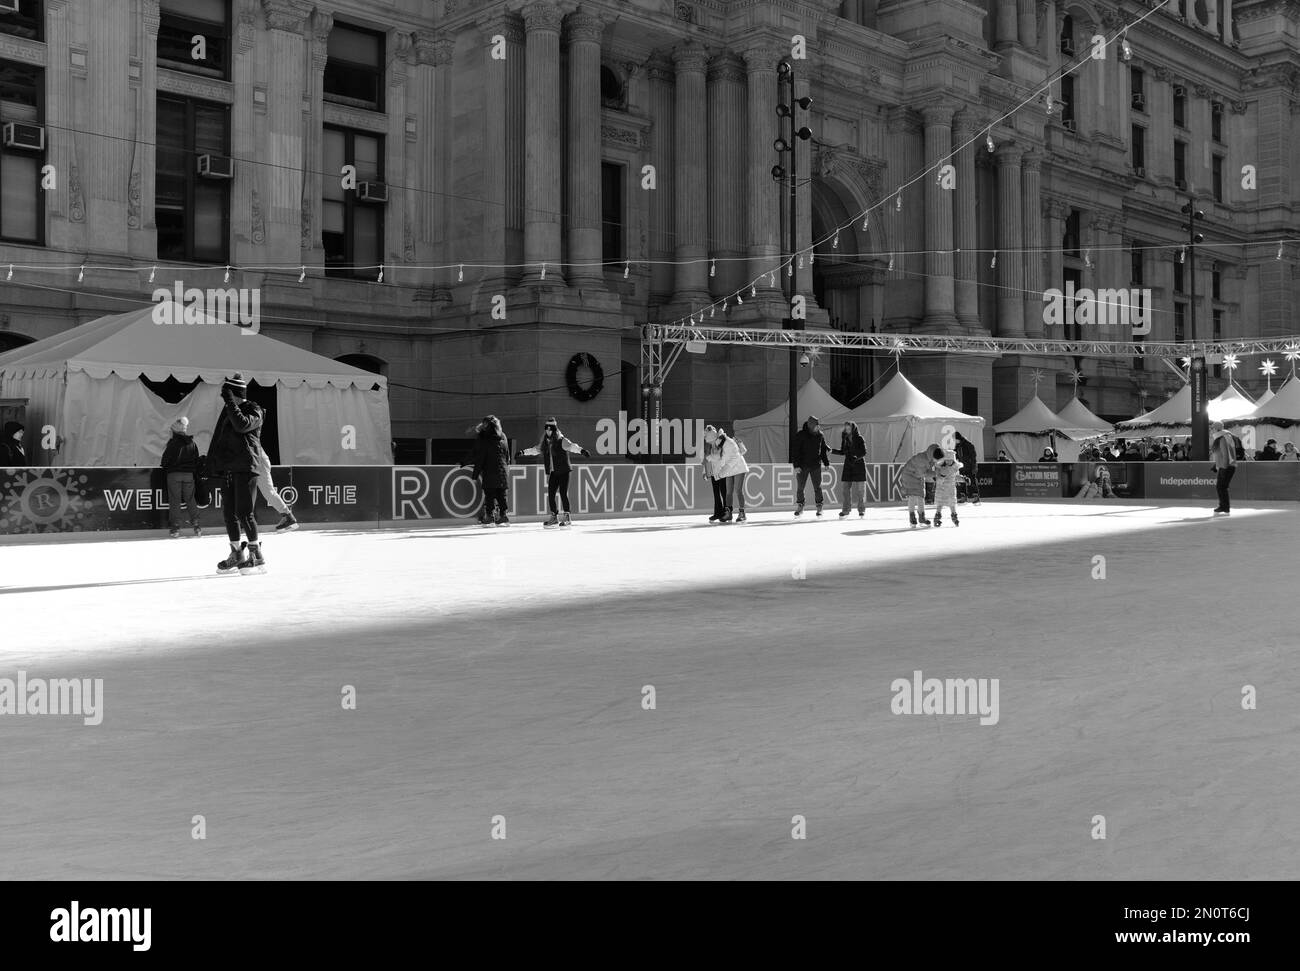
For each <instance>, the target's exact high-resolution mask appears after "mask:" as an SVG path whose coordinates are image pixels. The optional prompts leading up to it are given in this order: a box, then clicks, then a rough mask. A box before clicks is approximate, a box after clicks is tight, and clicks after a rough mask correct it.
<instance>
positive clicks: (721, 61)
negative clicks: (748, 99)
mask: <svg viewBox="0 0 1300 971" xmlns="http://www.w3.org/2000/svg"><path fill="white" fill-rule="evenodd" d="M746 76H747V75H746V73H745V66H744V64H742V63H741V62H740V60H739V59H738V58H736V57H734V56H732V55H730V54H724V55H722V56H721V57H715V58H714V59H713V60H711V61H710V62H709V80H710V81H734V82H737V83H741V84H743V83H744V81H745V78H746Z"/></svg>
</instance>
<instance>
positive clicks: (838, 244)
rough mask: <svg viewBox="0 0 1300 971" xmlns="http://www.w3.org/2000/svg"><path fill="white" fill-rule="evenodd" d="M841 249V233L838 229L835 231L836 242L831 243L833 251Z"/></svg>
mask: <svg viewBox="0 0 1300 971" xmlns="http://www.w3.org/2000/svg"><path fill="white" fill-rule="evenodd" d="M839 248H840V231H839V230H838V229H837V230H835V240H834V242H832V243H831V249H839Z"/></svg>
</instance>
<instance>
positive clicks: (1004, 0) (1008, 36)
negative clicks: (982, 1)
mask: <svg viewBox="0 0 1300 971" xmlns="http://www.w3.org/2000/svg"><path fill="white" fill-rule="evenodd" d="M1018 6H1019V3H1018V0H998V23H997V43H996V44H995V45H994V46H995V47H997V48H999V49H1001V48H1003V47H1007V46H1015V44H1016V42H1017V41H1018V40H1019V39H1020V12H1019V9H1018Z"/></svg>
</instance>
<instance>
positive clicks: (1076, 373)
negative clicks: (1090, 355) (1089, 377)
mask: <svg viewBox="0 0 1300 971" xmlns="http://www.w3.org/2000/svg"><path fill="white" fill-rule="evenodd" d="M1070 383H1071V384H1073V385H1074V394H1075V397H1078V395H1079V385H1080V384H1082V383H1083V372H1082V371H1080V370H1079V369H1078V368H1075V369H1074V370H1073V371H1071V372H1070Z"/></svg>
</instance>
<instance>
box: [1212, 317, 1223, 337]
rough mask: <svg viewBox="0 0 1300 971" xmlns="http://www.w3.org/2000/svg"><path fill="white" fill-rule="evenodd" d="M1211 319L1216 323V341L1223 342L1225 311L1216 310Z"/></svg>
mask: <svg viewBox="0 0 1300 971" xmlns="http://www.w3.org/2000/svg"><path fill="white" fill-rule="evenodd" d="M1210 317H1211V319H1212V320H1213V321H1214V339H1215V340H1216V341H1221V340H1223V311H1222V310H1215V311H1213V312H1212V313H1211V314H1210Z"/></svg>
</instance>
